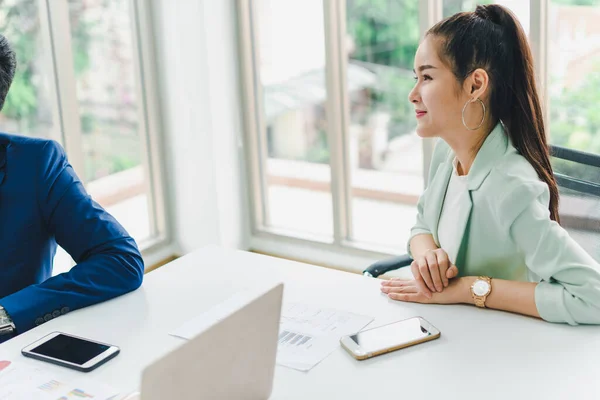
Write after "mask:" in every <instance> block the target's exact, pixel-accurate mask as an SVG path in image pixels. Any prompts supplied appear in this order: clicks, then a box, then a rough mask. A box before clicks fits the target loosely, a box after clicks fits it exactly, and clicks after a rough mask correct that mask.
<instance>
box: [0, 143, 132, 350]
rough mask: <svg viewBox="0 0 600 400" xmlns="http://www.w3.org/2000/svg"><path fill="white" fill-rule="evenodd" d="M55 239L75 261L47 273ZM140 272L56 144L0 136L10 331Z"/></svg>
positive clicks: (99, 296)
mask: <svg viewBox="0 0 600 400" xmlns="http://www.w3.org/2000/svg"><path fill="white" fill-rule="evenodd" d="M57 244H58V245H60V246H61V247H62V248H64V249H65V250H66V251H67V252H68V253H69V254H70V255H71V257H73V260H75V262H76V263H77V265H76V266H75V267H73V268H72V269H71V271H70V272H67V273H64V274H60V275H57V276H54V277H51V275H52V263H53V258H54V254H55V253H56V247H57ZM143 273H144V264H143V261H142V257H141V255H140V253H139V250H138V248H137V246H136V243H135V241H134V240H133V239H132V238H131V237H130V236H129V235H128V234H127V232H126V231H125V229H124V228H123V227H122V226H121V225H120V224H119V223H118V222H117V221H116V220H115V219H114V218H113V217H112V216H111V215H110V214H108V213H107V212H106V211H105V210H104V209H103V208H102V207H100V206H99V205H98V204H97V203H96V202H94V201H93V200H92V199H91V198H90V196H89V195H88V194H87V193H86V191H85V189H84V187H83V185H82V184H81V182H80V181H79V179H78V178H77V175H76V174H75V171H73V168H72V167H71V165H69V162H68V161H67V157H66V155H65V152H64V150H63V149H62V147H61V146H60V145H59V144H57V143H56V142H54V141H49V140H42V139H32V138H26V137H20V136H12V135H6V134H1V133H0V305H1V306H3V307H4V308H5V309H6V311H7V312H8V314H9V315H10V317H11V318H12V320H13V322H14V323H15V326H16V331H17V333H22V332H25V331H27V330H29V329H31V328H33V327H34V326H36V325H40V324H42V323H44V322H46V321H49V320H50V319H52V318H56V317H58V316H60V315H62V314H65V313H67V312H69V311H72V310H76V309H78V308H82V307H86V306H89V305H92V304H95V303H99V302H102V301H105V300H108V299H110V298H113V297H116V296H119V295H121V294H124V293H126V292H129V291H131V290H135V289H136V288H138V287H139V286H140V285H141V283H142V279H143ZM0 340H1V338H0Z"/></svg>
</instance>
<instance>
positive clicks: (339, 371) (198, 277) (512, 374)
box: [0, 247, 600, 400]
mask: <svg viewBox="0 0 600 400" xmlns="http://www.w3.org/2000/svg"><path fill="white" fill-rule="evenodd" d="M275 281H283V282H285V285H286V286H285V295H284V296H285V299H284V301H286V300H287V301H301V302H306V303H310V304H317V305H322V306H326V307H333V308H337V309H340V310H347V311H352V312H355V313H359V314H365V315H371V316H373V317H375V321H374V322H373V323H372V324H371V325H370V326H378V325H382V324H384V323H388V322H392V321H395V320H400V319H404V318H408V317H411V316H416V315H421V316H424V317H425V318H426V319H428V320H429V321H431V322H432V323H433V324H434V325H435V326H436V327H438V328H439V329H440V330H441V331H442V337H441V338H440V339H438V340H434V341H433V342H429V343H426V344H423V345H419V346H416V347H412V348H408V349H404V350H401V351H397V352H394V353H390V354H387V355H384V356H380V357H375V358H373V359H370V360H366V361H360V362H359V361H356V360H354V359H353V358H351V357H350V356H349V355H348V354H347V353H346V352H345V351H344V350H343V349H342V348H339V349H337V350H336V351H335V352H334V353H333V354H332V355H330V356H329V357H328V358H326V359H325V360H324V361H323V362H321V363H320V364H319V365H317V366H316V367H315V368H314V369H312V370H311V371H310V372H308V373H304V372H299V371H296V370H292V369H288V368H285V367H277V370H276V374H275V387H274V392H273V398H274V399H374V398H384V397H387V398H399V399H400V398H401V399H411V398H419V399H429V398H432V399H434V398H435V399H444V400H445V399H484V400H487V399H524V398H528V399H588V398H589V399H600V379H599V378H600V327H591V326H580V327H570V326H566V325H555V324H549V323H546V322H543V321H538V320H535V319H531V318H527V317H522V316H518V315H512V314H508V313H503V312H498V311H491V310H480V309H476V308H475V307H470V306H437V305H419V304H408V303H400V302H394V301H391V300H388V299H387V298H386V297H385V296H384V295H382V294H380V292H379V284H380V282H379V280H377V279H372V278H366V277H362V276H360V275H355V274H349V273H344V272H339V271H334V270H328V269H324V268H319V267H315V266H311V265H307V264H301V263H296V262H291V261H286V260H281V259H276V258H271V257H266V256H262V255H257V254H251V253H246V252H241V251H232V250H225V249H221V248H218V247H207V248H203V249H201V250H198V251H196V252H194V253H192V254H189V255H187V256H185V257H183V258H180V259H178V260H176V261H174V262H172V263H170V264H168V265H166V266H164V267H162V268H160V269H159V270H156V271H154V272H151V273H149V274H148V275H146V278H145V281H144V284H143V286H142V288H140V289H139V290H137V291H136V292H133V293H130V294H128V295H125V296H122V297H120V298H118V299H115V300H112V301H109V302H106V303H103V304H100V305H96V306H93V307H89V308H87V309H84V310H79V311H75V312H72V313H70V314H67V315H65V316H63V317H60V318H57V319H55V320H52V321H50V322H48V323H46V324H44V325H41V326H39V327H37V328H36V329H33V330H31V331H29V332H26V333H24V334H22V335H20V336H18V337H16V338H14V339H12V340H10V341H8V342H6V343H4V344H2V345H0V359H7V358H8V359H21V361H22V362H24V363H28V364H30V365H38V366H39V365H40V364H39V362H37V361H35V360H31V359H26V358H24V357H22V356H20V349H21V348H23V347H24V346H25V345H27V344H29V343H31V342H33V341H35V340H37V339H38V338H40V337H42V336H44V335H45V334H47V333H49V332H52V331H55V330H60V331H65V332H69V333H73V334H76V335H80V336H83V337H89V338H94V339H97V340H101V341H104V342H108V343H112V344H115V345H118V346H120V347H121V354H120V355H119V356H118V357H116V358H115V359H114V360H112V361H110V362H109V363H107V364H106V365H104V366H102V367H100V368H99V369H97V370H96V371H94V372H92V373H90V374H89V375H90V377H92V378H94V379H97V380H99V381H103V382H105V383H108V384H111V385H113V386H114V387H116V388H119V389H122V390H124V391H129V390H133V389H135V388H137V387H138V385H139V380H140V374H141V371H142V369H143V368H144V367H145V366H146V365H148V364H149V363H151V362H152V361H153V360H154V359H156V358H158V357H160V356H162V355H164V354H165V353H166V352H168V351H170V350H172V349H174V348H175V347H177V346H178V345H181V344H182V341H181V340H180V339H178V338H175V337H171V336H169V335H168V332H170V331H172V330H173V328H176V327H179V326H180V325H181V324H183V323H184V322H186V321H187V320H189V319H190V318H192V317H194V316H196V315H198V314H199V313H201V312H203V311H205V310H207V309H209V308H210V307H212V306H214V305H216V304H218V303H219V302H221V301H223V300H225V299H226V298H228V297H229V296H230V295H232V294H233V293H234V292H236V291H237V290H240V289H242V288H246V287H252V286H257V285H260V286H261V287H262V286H264V285H265V284H266V283H268V282H275ZM44 368H47V369H50V370H52V369H56V370H58V369H60V371H61V373H65V371H68V374H72V375H78V374H80V373H79V372H76V371H70V370H65V369H64V368H61V367H57V366H53V365H51V364H44Z"/></svg>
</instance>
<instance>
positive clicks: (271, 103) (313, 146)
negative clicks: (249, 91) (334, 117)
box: [254, 0, 333, 236]
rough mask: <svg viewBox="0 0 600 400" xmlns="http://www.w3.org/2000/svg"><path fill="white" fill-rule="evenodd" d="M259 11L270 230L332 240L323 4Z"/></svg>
mask: <svg viewBox="0 0 600 400" xmlns="http://www.w3.org/2000/svg"><path fill="white" fill-rule="evenodd" d="M255 4H256V7H255V9H256V18H255V21H254V28H255V29H256V30H257V35H258V46H259V49H258V54H259V55H260V58H259V60H258V68H259V76H260V84H261V85H262V90H263V94H264V98H263V99H262V100H263V101H264V103H263V104H264V112H265V115H264V119H265V125H266V132H261V135H262V137H261V141H262V142H263V143H265V148H266V151H267V153H268V156H267V160H266V165H263V171H264V172H263V173H265V174H266V182H267V197H268V202H267V204H268V210H267V218H266V223H267V225H268V226H270V227H274V228H283V229H287V230H293V231H297V232H302V233H309V234H317V235H322V236H332V235H333V223H332V216H333V212H332V201H331V187H330V182H331V178H330V168H329V147H328V143H327V120H326V115H325V102H326V98H327V90H326V84H325V44H324V37H325V36H324V28H323V2H322V1H321V0H307V1H296V0H287V1H284V0H258V1H256V3H255ZM307 27H310V29H307Z"/></svg>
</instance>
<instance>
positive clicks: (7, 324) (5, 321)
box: [0, 306, 15, 337]
mask: <svg viewBox="0 0 600 400" xmlns="http://www.w3.org/2000/svg"><path fill="white" fill-rule="evenodd" d="M13 333H15V324H14V323H13V321H12V319H10V317H9V315H8V313H7V312H6V310H5V309H4V307H2V306H0V337H1V336H5V335H12V334H13Z"/></svg>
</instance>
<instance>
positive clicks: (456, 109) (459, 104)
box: [408, 36, 482, 137]
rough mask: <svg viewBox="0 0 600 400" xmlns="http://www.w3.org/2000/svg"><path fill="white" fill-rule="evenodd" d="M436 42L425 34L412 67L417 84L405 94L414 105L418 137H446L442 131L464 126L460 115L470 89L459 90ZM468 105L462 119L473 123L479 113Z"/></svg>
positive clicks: (474, 123)
mask: <svg viewBox="0 0 600 400" xmlns="http://www.w3.org/2000/svg"><path fill="white" fill-rule="evenodd" d="M437 45H438V44H437V40H436V39H435V38H434V37H432V36H427V37H426V38H425V40H424V41H423V42H422V43H421V45H420V46H419V49H418V50H417V54H416V55H415V67H414V71H415V78H416V84H415V87H414V88H413V89H412V90H411V92H410V93H409V95H408V99H409V100H410V102H411V103H413V105H414V107H415V112H416V118H417V134H418V135H419V136H421V137H433V136H441V137H445V136H446V135H445V133H450V132H456V131H457V130H460V131H462V130H465V128H464V126H463V124H462V118H461V115H462V109H463V106H464V105H465V103H466V102H467V101H469V99H470V96H469V92H468V91H467V90H466V89H464V88H460V90H459V88H458V82H457V80H456V77H455V76H454V74H453V73H452V71H451V70H450V69H449V68H448V67H446V66H445V65H444V64H443V63H442V61H441V60H440V59H439V57H438V52H437V48H436V46H437ZM465 83H466V82H465ZM464 86H465V87H466V85H464ZM475 105H476V104H475ZM471 108H475V107H474V105H472V104H470V105H469V106H468V107H467V110H465V117H466V121H465V122H467V125H468V126H470V127H475V126H477V124H478V123H479V122H480V121H481V115H482V114H481V111H476V110H475V111H473V110H470V109H471ZM469 111H470V112H469ZM477 118H479V120H477Z"/></svg>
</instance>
